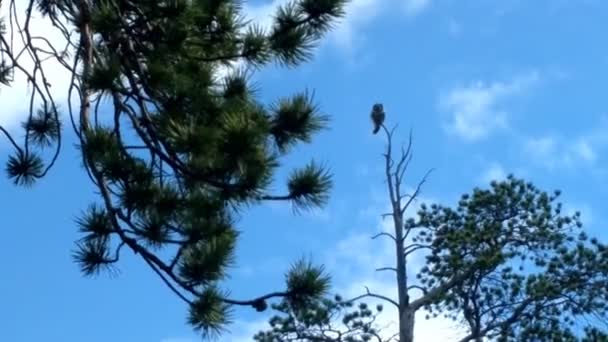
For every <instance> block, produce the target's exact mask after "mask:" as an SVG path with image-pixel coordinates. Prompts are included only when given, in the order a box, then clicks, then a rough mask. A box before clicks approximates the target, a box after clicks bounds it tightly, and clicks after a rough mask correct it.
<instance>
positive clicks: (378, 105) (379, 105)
mask: <svg viewBox="0 0 608 342" xmlns="http://www.w3.org/2000/svg"><path fill="white" fill-rule="evenodd" d="M372 110H373V111H374V112H377V113H379V112H383V111H384V106H382V103H376V104H374V106H373V107H372Z"/></svg>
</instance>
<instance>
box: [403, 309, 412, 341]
mask: <svg viewBox="0 0 608 342" xmlns="http://www.w3.org/2000/svg"><path fill="white" fill-rule="evenodd" d="M415 317H416V311H413V310H409V309H405V310H402V313H401V317H399V342H413V341H414V323H415Z"/></svg>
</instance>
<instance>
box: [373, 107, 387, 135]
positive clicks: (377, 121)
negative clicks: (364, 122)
mask: <svg viewBox="0 0 608 342" xmlns="http://www.w3.org/2000/svg"><path fill="white" fill-rule="evenodd" d="M384 117H385V113H384V107H383V106H382V103H376V104H374V106H373V107H372V121H373V122H374V132H373V134H376V133H378V131H379V130H380V127H382V124H383V123H384Z"/></svg>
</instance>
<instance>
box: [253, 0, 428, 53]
mask: <svg viewBox="0 0 608 342" xmlns="http://www.w3.org/2000/svg"><path fill="white" fill-rule="evenodd" d="M287 2H289V0H272V1H266V2H265V3H263V4H257V5H252V4H247V5H246V6H245V12H246V13H247V17H248V18H251V19H253V20H255V22H257V23H259V24H260V25H262V27H265V28H269V27H270V25H271V24H272V16H273V15H274V13H275V10H276V8H277V6H279V5H283V4H285V3H287ZM400 5H401V6H403V9H404V12H405V15H406V16H409V17H411V16H415V15H418V14H420V13H421V12H422V11H423V10H424V9H426V8H427V7H428V6H429V5H430V0H351V1H350V2H349V3H348V4H347V5H346V15H345V16H344V18H342V19H341V20H340V22H339V23H338V24H337V25H336V26H335V27H334V29H333V30H332V31H331V32H330V33H329V36H328V41H329V42H331V43H333V44H334V45H336V47H338V48H339V49H341V50H344V49H346V50H347V51H351V50H352V49H353V48H354V47H355V46H357V45H359V44H360V43H361V40H362V39H365V35H364V33H363V32H362V28H363V27H364V26H365V25H368V24H370V23H371V22H372V21H374V20H376V19H377V18H378V17H379V16H380V15H382V14H383V13H384V12H385V11H386V10H389V9H391V8H393V7H398V6H400ZM351 52H352V51H351Z"/></svg>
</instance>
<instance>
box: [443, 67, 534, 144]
mask: <svg viewBox="0 0 608 342" xmlns="http://www.w3.org/2000/svg"><path fill="white" fill-rule="evenodd" d="M539 80H540V74H539V73H538V72H537V71H532V72H528V73H525V74H521V75H518V76H516V77H514V78H512V79H511V80H509V81H493V82H487V81H482V80H477V81H474V82H471V83H469V84H468V85H464V86H457V87H454V88H452V89H450V90H448V91H447V92H445V93H444V94H441V95H440V98H439V109H440V110H441V111H442V112H443V113H444V114H446V116H447V118H448V120H447V122H445V123H444V128H445V129H446V131H447V132H448V133H450V134H454V135H456V136H457V137H459V138H461V139H463V140H465V141H469V142H473V141H478V140H481V139H483V138H486V137H487V136H488V135H490V134H491V133H492V132H494V131H496V130H500V129H504V128H507V127H508V122H509V111H508V109H507V108H505V107H506V106H505V102H507V100H509V99H511V98H512V97H514V96H517V95H519V94H521V93H523V92H524V91H525V90H528V89H529V88H530V87H531V86H533V85H534V84H536V83H537V82H538V81H539Z"/></svg>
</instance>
